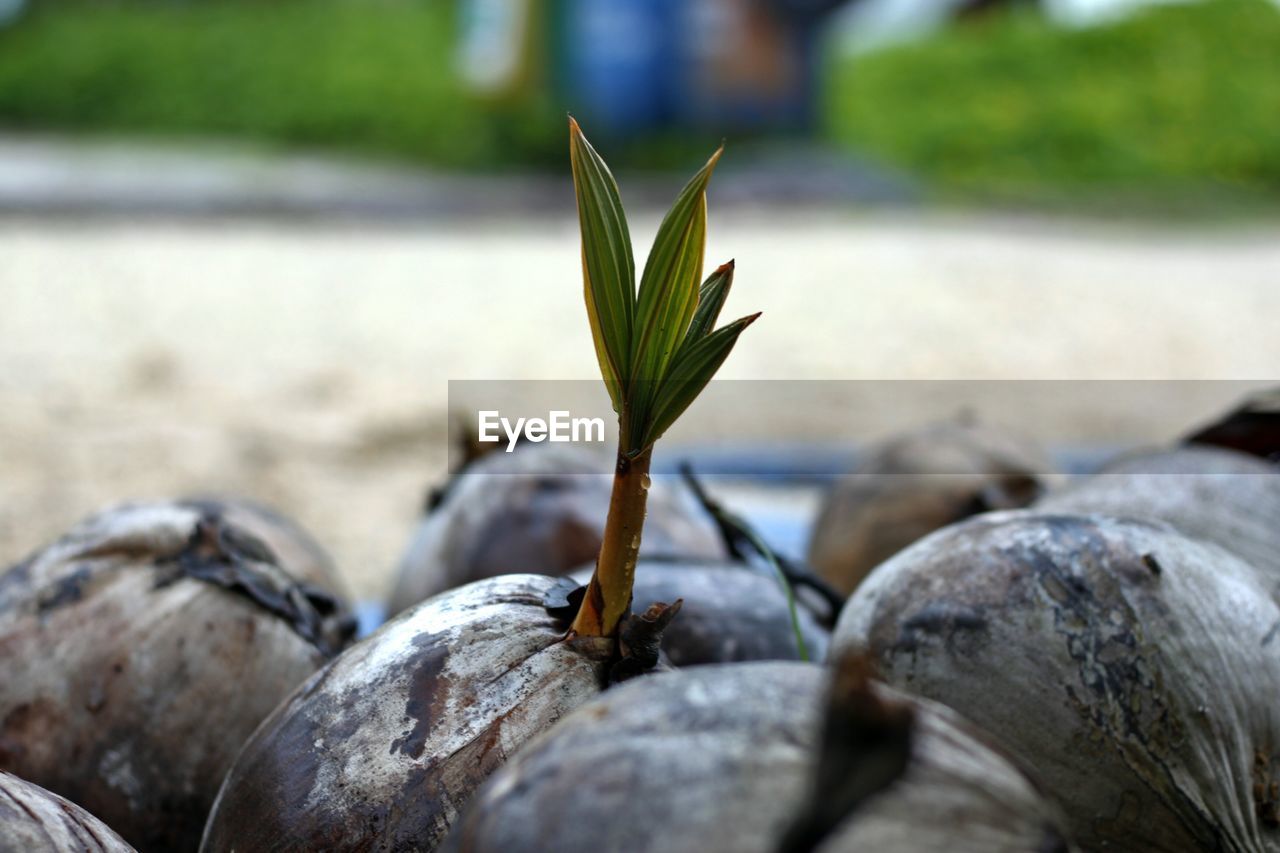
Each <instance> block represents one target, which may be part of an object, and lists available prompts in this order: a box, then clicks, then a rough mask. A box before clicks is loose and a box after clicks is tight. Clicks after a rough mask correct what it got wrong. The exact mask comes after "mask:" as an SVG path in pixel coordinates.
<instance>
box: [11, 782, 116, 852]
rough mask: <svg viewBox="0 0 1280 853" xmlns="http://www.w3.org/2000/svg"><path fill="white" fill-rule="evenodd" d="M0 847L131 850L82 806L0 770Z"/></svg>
mask: <svg viewBox="0 0 1280 853" xmlns="http://www.w3.org/2000/svg"><path fill="white" fill-rule="evenodd" d="M0 850H2V851H4V852H5V853H83V851H88V850H94V851H99V853H133V848H132V847H130V846H129V845H128V844H126V843H125V840H124V839H123V838H121V837H120V836H118V835H116V834H115V832H113V831H112V830H111V828H110V827H108V826H107V825H106V824H105V823H103V822H102V821H100V820H98V819H97V818H96V817H94V816H93V815H91V814H89V813H88V812H87V811H85V810H84V809H82V808H80V807H79V806H77V805H75V804H74V803H70V802H67V801H66V800H64V799H63V798H62V797H59V796H58V795H57V794H51V793H49V792H48V791H46V790H45V789H44V788H41V787H40V786H38V785H32V784H31V783H30V782H26V781H23V780H22V779H19V778H18V777H17V776H14V775H13V774H12V773H6V772H4V771H3V770H0Z"/></svg>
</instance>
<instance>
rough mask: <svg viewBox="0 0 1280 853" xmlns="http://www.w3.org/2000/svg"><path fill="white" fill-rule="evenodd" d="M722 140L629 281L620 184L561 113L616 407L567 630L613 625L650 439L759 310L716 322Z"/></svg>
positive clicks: (720, 286)
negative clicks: (607, 469) (610, 463)
mask: <svg viewBox="0 0 1280 853" xmlns="http://www.w3.org/2000/svg"><path fill="white" fill-rule="evenodd" d="M723 150H724V148H723V146H722V147H721V148H720V149H718V150H717V151H716V152H715V153H714V154H713V155H711V159H710V160H708V161H707V164H706V165H705V166H703V167H702V169H701V170H699V172H698V173H697V174H696V175H694V176H693V179H692V180H690V181H689V183H688V184H686V185H685V187H684V189H683V190H681V192H680V195H679V196H678V197H677V198H676V201H675V204H674V205H673V206H672V208H671V210H670V211H669V212H668V213H667V215H666V217H665V218H664V219H663V220H662V225H661V226H659V228H658V234H657V236H656V237H655V238H654V241H653V248H651V249H650V250H649V258H648V260H647V261H646V262H645V267H644V274H643V275H642V277H641V279H640V287H639V289H638V290H637V288H636V280H635V279H636V273H635V261H634V259H633V258H632V254H631V234H630V232H629V231H628V230H627V218H626V215H625V213H624V212H623V209H622V201H621V200H620V199H619V197H618V186H617V184H616V183H615V182H614V180H613V175H612V174H610V172H609V167H608V166H606V165H605V162H604V160H603V159H601V157H600V155H599V154H597V153H596V151H595V149H594V148H592V147H591V144H590V143H589V142H587V138H586V137H585V136H583V135H582V130H581V128H579V127H578V123H577V122H576V121H574V120H573V119H572V118H570V119H569V151H570V159H571V162H572V165H573V184H574V189H575V191H576V193H577V199H578V221H579V224H580V225H581V228H582V274H583V285H584V291H585V297H586V303H587V317H588V319H589V320H590V322H591V335H592V338H593V339H594V341H595V349H596V357H597V359H598V360H599V362H600V373H601V375H602V376H603V378H604V384H605V387H606V388H607V389H608V391H609V399H610V400H611V402H612V403H613V410H614V411H615V412H616V413H617V415H618V460H617V468H616V469H615V471H614V481H613V493H612V496H611V497H610V500H609V515H608V519H607V520H606V522H605V529H604V538H603V542H602V544H601V546H600V556H599V558H598V559H597V561H596V568H595V572H594V573H593V574H592V576H591V583H590V584H589V585H588V587H587V594H586V596H585V597H584V599H583V602H582V607H581V609H580V610H579V611H578V616H577V618H576V619H575V620H574V623H573V630H574V631H575V632H576V633H578V634H583V635H591V636H613V635H614V634H616V632H617V629H618V625H619V623H620V622H621V620H622V619H623V618H624V617H625V616H626V615H627V614H628V613H629V612H630V609H631V589H632V585H633V581H634V579H635V567H636V559H637V556H638V554H639V551H640V536H641V532H642V528H643V526H644V515H645V503H646V500H647V498H648V490H649V463H650V459H651V457H652V454H653V445H654V443H655V442H656V441H657V440H658V439H659V438H661V437H662V435H663V434H664V433H665V432H666V431H667V430H668V429H669V428H670V427H671V425H672V424H674V423H675V422H676V420H677V419H678V418H679V417H680V415H682V414H683V413H684V411H685V410H686V409H687V408H689V406H690V404H691V403H693V401H694V400H695V399H696V398H697V396H698V395H699V394H700V393H702V389H703V388H705V387H706V385H707V383H708V382H710V381H711V377H712V376H714V375H715V373H716V371H717V370H719V369H720V365H721V364H723V363H724V360H725V358H726V357H728V355H729V351H730V350H732V349H733V345H734V344H735V343H736V342H737V340H738V335H740V334H742V330H743V329H745V328H746V327H747V326H749V325H751V323H752V322H754V321H755V319H756V318H757V317H759V316H760V315H759V314H753V315H751V316H749V317H743V318H742V319H740V320H735V321H733V322H732V323H728V324H726V325H724V326H721V327H720V328H718V329H717V328H715V324H716V321H717V320H718V319H719V317H720V309H721V308H722V307H724V302H725V299H727V298H728V296H729V289H730V287H731V286H732V284H733V272H734V265H733V262H732V261H730V262H729V263H727V264H724V265H723V266H721V267H719V268H717V269H716V271H715V272H713V273H712V274H711V275H710V276H709V277H708V278H707V280H706V281H705V282H704V281H702V256H703V252H704V250H705V248H706V240H707V184H708V183H709V182H710V180H711V173H712V171H713V170H714V169H715V165H716V162H717V161H718V160H719V159H720V154H721V152H722V151H723Z"/></svg>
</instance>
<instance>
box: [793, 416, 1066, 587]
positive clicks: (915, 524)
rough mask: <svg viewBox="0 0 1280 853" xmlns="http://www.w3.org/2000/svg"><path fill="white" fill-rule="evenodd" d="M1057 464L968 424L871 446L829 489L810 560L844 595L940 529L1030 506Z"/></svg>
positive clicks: (1013, 439) (1012, 438)
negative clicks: (998, 511)
mask: <svg viewBox="0 0 1280 853" xmlns="http://www.w3.org/2000/svg"><path fill="white" fill-rule="evenodd" d="M1051 470H1052V468H1051V465H1050V463H1049V460H1048V458H1047V457H1046V456H1045V455H1044V454H1043V453H1042V452H1041V451H1040V450H1039V449H1038V448H1036V447H1035V446H1034V445H1033V444H1031V443H1030V442H1028V441H1027V440H1025V439H1023V438H1021V437H1019V436H1017V435H1014V434H1012V433H1008V432H1005V431H1003V430H999V429H996V428H993V427H990V426H984V425H978V424H973V423H968V422H946V423H940V424H932V425H930V426H926V427H923V428H921V429H917V430H912V431H910V432H907V433H904V434H902V435H900V436H898V437H896V438H893V439H890V440H888V441H885V442H883V443H881V444H879V445H877V446H874V447H872V448H870V449H869V450H868V451H867V454H866V456H865V457H863V458H862V459H861V460H860V461H859V462H858V464H857V466H856V467H855V468H854V470H853V471H852V472H850V473H849V474H847V475H845V476H844V477H843V478H841V479H840V480H839V481H838V482H837V483H836V484H835V486H834V487H833V488H832V490H831V492H830V493H829V494H828V495H827V498H826V501H825V502H824V503H823V506H822V510H821V512H820V513H819V516H818V521H817V523H816V524H815V526H814V529H813V534H812V537H811V539H810V542H809V558H808V559H809V563H810V564H811V565H812V566H813V567H814V568H815V569H816V570H817V571H818V574H820V575H822V576H823V577H824V578H826V579H827V580H828V581H829V582H830V583H831V584H833V585H834V586H835V587H836V588H837V589H839V590H841V591H842V592H844V593H845V594H848V593H850V592H852V591H853V590H854V589H856V588H857V586H858V584H859V583H861V582H862V579H863V578H864V577H866V576H867V573H868V572H870V571H871V570H872V569H873V568H875V567H876V566H877V565H879V564H880V563H882V562H883V561H885V560H887V559H888V558H889V557H892V556H893V555H894V554H896V553H897V552H898V551H901V550H902V549H903V548H905V547H907V546H908V545H910V544H911V543H912V542H914V541H916V540H917V539H919V538H921V537H922V536H925V535H927V534H929V533H931V532H933V531H934V530H937V529H938V528H940V527H943V526H945V525H948V524H951V523H952V522H955V521H959V520H960V519H962V518H967V517H968V516H971V515H974V514H976V513H979V512H986V511H987V510H992V509H1014V508H1017V507H1022V506H1026V505H1027V504H1028V503H1030V502H1031V501H1032V500H1034V499H1035V497H1036V496H1037V495H1038V494H1039V493H1040V490H1041V486H1042V485H1043V483H1044V481H1045V479H1046V477H1047V476H1048V475H1049V473H1050V471H1051Z"/></svg>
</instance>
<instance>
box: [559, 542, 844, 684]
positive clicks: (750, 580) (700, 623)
mask: <svg viewBox="0 0 1280 853" xmlns="http://www.w3.org/2000/svg"><path fill="white" fill-rule="evenodd" d="M572 577H573V579H574V580H576V581H578V582H579V583H584V584H585V583H586V582H587V580H588V579H589V578H590V577H591V570H590V569H580V570H579V571H576V572H574V573H573V576H572ZM634 597H635V600H636V601H638V602H650V601H666V602H671V601H675V600H676V599H683V600H684V605H683V607H682V608H681V610H680V615H679V617H678V618H676V619H675V621H673V622H672V623H671V624H670V625H669V626H668V627H667V629H666V630H665V631H663V633H662V651H663V652H665V653H666V655H667V658H668V659H669V660H670V661H671V663H672V664H674V665H676V666H693V665H695V664H703V663H731V662H734V661H752V660H799V658H800V655H799V650H798V648H797V647H796V637H795V633H794V632H793V631H792V628H791V615H790V612H789V611H788V609H787V598H786V594H785V593H784V592H783V591H782V588H781V587H780V586H779V585H778V582H777V581H776V580H774V579H773V578H771V577H766V576H765V575H762V574H760V573H758V572H755V571H753V570H752V569H749V568H747V567H745V566H739V565H732V564H728V563H700V562H688V561H672V562H668V561H665V560H641V561H640V562H639V563H638V564H637V565H636V580H635V591H634ZM796 606H797V615H798V617H799V620H800V631H801V635H802V636H803V637H804V641H805V646H806V648H807V650H808V652H809V659H810V660H814V661H820V660H822V659H823V658H824V657H826V654H827V643H828V642H829V641H830V636H831V632H830V631H828V630H827V629H826V628H824V627H823V626H822V625H820V624H818V621H817V620H816V619H815V618H814V617H813V614H812V613H811V612H810V611H809V610H808V609H807V608H806V607H804V606H803V605H802V604H799V603H797V605H796Z"/></svg>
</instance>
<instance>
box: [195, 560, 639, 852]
mask: <svg viewBox="0 0 1280 853" xmlns="http://www.w3.org/2000/svg"><path fill="white" fill-rule="evenodd" d="M560 583H561V582H560V581H559V580H558V579H556V578H549V577H545V576H538V575H505V576H501V577H496V578H489V579H486V580H482V581H476V582H474V583H471V584H468V585H466V586H463V587H459V588H458V589H455V590H451V591H449V592H446V593H443V594H441V595H439V596H436V597H435V598H432V599H430V600H428V601H425V602H423V603H421V604H419V605H417V606H416V607H414V608H412V609H410V610H409V611H407V612H405V613H403V614H401V615H400V616H399V617H398V618H396V619H394V620H392V621H391V622H389V623H388V624H386V625H384V626H383V627H382V628H380V629H379V630H378V631H377V632H375V633H374V634H373V635H372V636H370V637H368V638H367V639H365V640H363V641H361V642H359V643H357V644H356V645H354V646H352V647H351V648H350V649H348V650H347V651H346V652H345V653H344V654H343V655H342V656H340V657H339V658H337V659H336V660H334V661H333V662H332V663H330V664H329V665H328V666H327V667H325V668H324V669H323V670H321V671H320V672H318V673H316V675H315V676H313V677H312V678H311V679H310V680H309V681H307V682H306V683H305V684H304V685H302V686H301V687H300V688H299V689H298V690H297V691H295V692H294V694H293V695H292V696H290V697H289V699H288V700H287V701H286V702H284V703H282V704H281V705H280V707H279V708H277V709H276V711H275V713H273V714H272V715H271V717H270V718H269V719H268V720H267V721H266V722H265V723H263V725H262V727H261V728H260V729H258V731H257V732H256V733H255V734H254V736H253V738H252V739H251V740H250V741H249V742H248V744H246V746H245V748H244V751H243V752H242V753H241V754H240V757H239V758H238V759H237V761H236V763H235V766H234V767H233V768H232V770H231V772H230V773H229V774H227V778H226V781H225V783H224V784H223V787H222V791H221V792H220V793H219V795H218V800H217V803H216V804H215V805H214V808H213V812H212V814H211V815H210V818H209V824H208V827H207V829H206V832H205V837H204V843H203V845H202V848H201V849H202V850H204V851H208V852H209V853H215V851H231V850H239V851H253V850H274V851H312V850H334V851H341V850H433V849H435V847H436V845H437V844H438V843H439V842H440V840H441V839H443V838H444V836H445V833H446V832H447V831H448V829H449V827H450V825H451V824H452V822H453V820H454V818H455V816H456V815H457V813H458V811H459V810H460V809H461V808H462V807H463V805H465V803H466V802H467V800H468V799H469V798H470V796H471V794H472V792H473V791H474V790H475V788H476V787H477V786H478V785H479V784H480V783H481V782H482V781H484V779H485V778H486V777H487V776H488V775H489V774H490V773H491V772H492V771H493V770H494V769H495V768H496V767H498V766H499V765H500V764H501V763H502V762H503V761H505V760H506V759H507V757H508V756H510V755H511V754H513V753H514V752H515V751H516V750H517V749H519V748H520V746H521V745H522V744H523V743H524V742H525V741H526V740H528V739H529V738H530V737H532V736H533V735H535V734H537V733H539V732H541V731H543V730H545V729H546V728H548V727H549V726H550V725H551V724H552V723H554V722H555V721H556V720H558V719H560V717H562V716H564V715H565V714H567V713H568V712H569V711H571V710H572V709H574V708H576V707H577V706H578V705H581V704H582V703H583V702H585V701H586V700H587V699H589V698H590V697H592V696H594V695H595V694H596V693H598V692H599V691H600V690H601V688H602V687H603V686H604V684H605V681H606V678H607V671H608V669H609V665H610V662H611V659H612V656H613V652H614V642H613V641H612V640H609V639H605V638H578V639H573V640H567V639H566V636H565V635H566V627H567V623H566V622H564V621H561V620H560V619H557V618H556V617H555V616H553V615H552V614H551V613H550V612H548V609H547V607H546V604H547V601H548V599H549V598H554V597H555V596H554V595H553V593H554V592H555V591H556V590H557V588H558V585H559V584H560Z"/></svg>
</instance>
